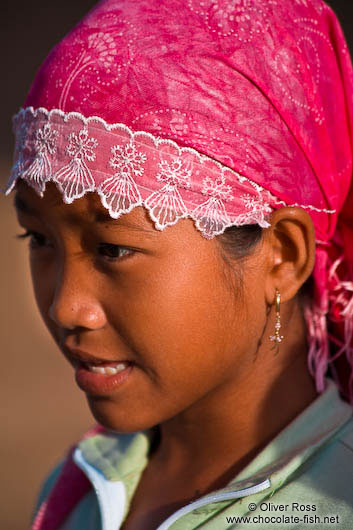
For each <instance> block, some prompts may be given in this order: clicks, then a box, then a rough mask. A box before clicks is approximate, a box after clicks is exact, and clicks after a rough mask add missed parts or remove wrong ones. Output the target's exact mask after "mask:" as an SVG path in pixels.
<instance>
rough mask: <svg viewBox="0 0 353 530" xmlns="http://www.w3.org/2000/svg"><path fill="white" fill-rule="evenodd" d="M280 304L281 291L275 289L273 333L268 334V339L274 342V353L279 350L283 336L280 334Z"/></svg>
mask: <svg viewBox="0 0 353 530" xmlns="http://www.w3.org/2000/svg"><path fill="white" fill-rule="evenodd" d="M280 306H281V293H280V292H279V290H278V289H276V323H275V334H274V335H271V336H270V340H271V341H272V342H274V343H275V344H274V345H273V348H277V351H276V353H278V351H279V344H280V342H282V340H283V339H284V337H283V336H282V335H281V334H280V330H281V315H280Z"/></svg>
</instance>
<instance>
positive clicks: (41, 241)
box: [16, 230, 51, 249]
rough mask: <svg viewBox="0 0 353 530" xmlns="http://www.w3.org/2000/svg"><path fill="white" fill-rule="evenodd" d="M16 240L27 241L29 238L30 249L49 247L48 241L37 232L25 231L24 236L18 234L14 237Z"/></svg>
mask: <svg viewBox="0 0 353 530" xmlns="http://www.w3.org/2000/svg"><path fill="white" fill-rule="evenodd" d="M16 237H17V238H18V239H27V238H29V246H30V248H31V249H36V248H43V247H47V246H51V244H50V243H49V240H48V239H47V238H46V237H45V236H44V235H43V234H40V233H39V232H35V231H33V230H27V231H26V232H25V233H24V234H18V235H17V236H16Z"/></svg>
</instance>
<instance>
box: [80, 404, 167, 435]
mask: <svg viewBox="0 0 353 530" xmlns="http://www.w3.org/2000/svg"><path fill="white" fill-rule="evenodd" d="M87 401H88V405H89V408H90V410H91V412H92V414H93V416H94V418H95V420H96V421H97V422H98V423H99V424H100V425H102V426H103V427H105V428H106V429H109V430H111V431H115V432H119V433H124V434H128V433H133V432H138V431H144V430H147V429H150V428H152V427H155V426H156V425H158V424H159V421H158V420H157V419H156V417H155V415H151V416H149V414H148V413H147V412H148V411H147V410H146V409H144V410H143V411H142V410H140V411H139V413H137V414H133V413H132V412H131V411H128V410H126V411H124V410H123V408H122V407H121V406H118V405H117V404H116V403H114V402H112V401H110V400H109V399H107V398H106V397H102V396H87ZM152 416H153V418H152Z"/></svg>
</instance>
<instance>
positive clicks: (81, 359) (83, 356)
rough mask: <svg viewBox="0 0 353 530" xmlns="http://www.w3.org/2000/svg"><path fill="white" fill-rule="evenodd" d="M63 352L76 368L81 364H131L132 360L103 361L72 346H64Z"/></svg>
mask: <svg viewBox="0 0 353 530" xmlns="http://www.w3.org/2000/svg"><path fill="white" fill-rule="evenodd" d="M62 349H63V352H64V355H65V357H66V358H67V359H68V361H69V362H70V363H71V364H72V365H73V367H74V368H76V367H77V366H78V365H79V364H80V363H81V364H85V363H86V364H87V363H88V364H95V365H98V366H99V365H104V364H112V363H113V364H118V363H124V362H128V363H131V362H132V360H131V359H126V358H125V359H106V358H105V359H103V358H102V357H99V356H97V355H94V354H92V353H89V352H87V351H84V350H80V349H79V348H72V347H71V346H67V345H64V346H63V348H62Z"/></svg>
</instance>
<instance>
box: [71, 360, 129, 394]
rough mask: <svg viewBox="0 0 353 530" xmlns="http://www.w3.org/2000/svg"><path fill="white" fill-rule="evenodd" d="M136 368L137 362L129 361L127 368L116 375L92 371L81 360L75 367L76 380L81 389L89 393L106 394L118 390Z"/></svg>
mask: <svg viewBox="0 0 353 530" xmlns="http://www.w3.org/2000/svg"><path fill="white" fill-rule="evenodd" d="M110 364H111V363H110ZM135 369H136V367H135V364H134V363H131V362H129V364H128V365H127V368H125V369H124V370H122V371H121V372H119V373H117V374H115V375H104V374H98V373H95V372H91V371H90V370H89V369H88V368H87V367H86V366H85V364H84V363H82V362H79V363H78V364H77V365H76V367H75V380H76V383H77V385H78V386H79V387H80V388H81V390H83V391H84V392H86V393H87V394H90V395H95V396H104V395H109V394H111V393H112V392H116V391H117V390H118V389H119V388H120V387H121V385H123V384H124V383H126V381H127V380H128V379H129V378H131V375H132V373H133V372H134V371H135Z"/></svg>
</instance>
